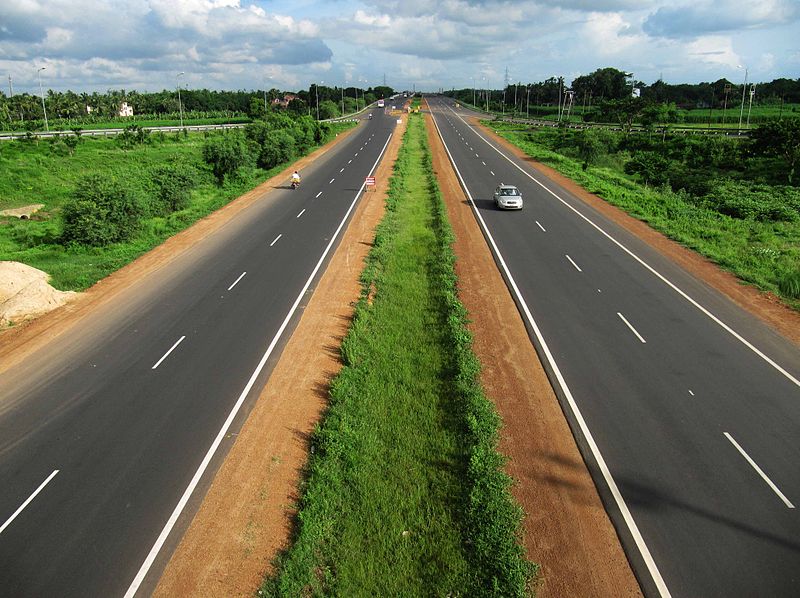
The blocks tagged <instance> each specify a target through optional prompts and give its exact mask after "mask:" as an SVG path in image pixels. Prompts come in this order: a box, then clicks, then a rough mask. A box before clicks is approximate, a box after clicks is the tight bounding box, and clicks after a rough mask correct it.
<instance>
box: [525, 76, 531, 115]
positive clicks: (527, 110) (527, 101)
mask: <svg viewBox="0 0 800 598" xmlns="http://www.w3.org/2000/svg"><path fill="white" fill-rule="evenodd" d="M525 88H526V90H527V91H526V93H525V95H526V96H527V97H526V98H525V118H527V119H530V117H531V84H530V83H528V84H527V85H526V86H525Z"/></svg>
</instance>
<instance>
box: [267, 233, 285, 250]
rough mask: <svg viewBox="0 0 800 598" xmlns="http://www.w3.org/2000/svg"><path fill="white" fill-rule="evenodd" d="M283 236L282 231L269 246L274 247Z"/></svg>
mask: <svg viewBox="0 0 800 598" xmlns="http://www.w3.org/2000/svg"><path fill="white" fill-rule="evenodd" d="M282 236H283V233H281V234H279V235H278V236H277V237H275V240H274V241H272V243H270V244H269V246H270V247H272V246H273V245H275V243H277V242H278V239H280V238H281V237H282Z"/></svg>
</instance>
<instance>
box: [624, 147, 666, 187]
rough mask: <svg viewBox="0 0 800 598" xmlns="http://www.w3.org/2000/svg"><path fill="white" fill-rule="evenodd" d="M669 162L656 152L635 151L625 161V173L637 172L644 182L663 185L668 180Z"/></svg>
mask: <svg viewBox="0 0 800 598" xmlns="http://www.w3.org/2000/svg"><path fill="white" fill-rule="evenodd" d="M670 166H671V162H670V160H669V159H668V158H665V157H663V156H661V155H659V154H657V153H656V152H635V153H634V154H633V157H632V158H631V159H630V160H629V161H628V162H626V163H625V172H626V173H627V174H638V175H639V176H640V177H641V178H642V179H644V184H645V185H647V184H648V183H652V184H653V185H664V184H666V183H668V182H669V168H670Z"/></svg>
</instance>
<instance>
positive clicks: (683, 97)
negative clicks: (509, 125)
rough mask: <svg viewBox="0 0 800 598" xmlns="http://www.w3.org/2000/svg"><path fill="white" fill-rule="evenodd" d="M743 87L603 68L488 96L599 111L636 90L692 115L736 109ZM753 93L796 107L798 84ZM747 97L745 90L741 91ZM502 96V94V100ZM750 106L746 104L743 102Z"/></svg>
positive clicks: (758, 99) (782, 82)
mask: <svg viewBox="0 0 800 598" xmlns="http://www.w3.org/2000/svg"><path fill="white" fill-rule="evenodd" d="M743 83H744V81H739V82H733V81H729V80H728V79H725V78H722V79H718V80H717V81H714V82H703V83H678V84H670V83H665V82H664V81H662V80H661V79H659V80H658V81H655V82H654V83H652V84H647V83H645V82H644V81H639V80H635V79H632V78H631V75H630V73H626V72H624V71H620V70H618V69H615V68H612V67H606V68H601V69H598V70H596V71H594V72H593V73H590V74H588V75H581V76H580V77H577V78H575V79H573V80H572V82H571V83H570V84H567V81H566V80H565V79H564V77H550V78H549V79H546V80H545V81H539V82H535V83H522V82H520V83H516V84H515V83H511V84H509V85H508V86H507V87H506V88H505V89H501V90H499V91H498V90H488V91H489V94H488V95H489V99H490V100H491V101H492V102H499V103H502V102H503V98H502V97H498V95H501V94H502V95H504V96H505V104H506V105H507V106H513V105H514V101H515V99H516V102H517V104H519V103H520V101H524V102H526V103H527V102H528V100H530V104H531V105H536V106H539V105H542V104H555V105H558V103H559V99H560V98H561V97H562V95H563V93H564V92H565V91H566V90H572V91H573V92H574V102H575V104H576V105H581V106H584V105H589V106H592V105H597V104H600V103H602V102H604V101H612V100H622V99H626V98H629V97H631V95H632V90H633V88H636V89H639V92H640V97H641V99H642V100H644V101H650V102H654V103H664V104H675V105H676V106H677V107H679V108H683V109H687V110H691V109H698V108H709V107H712V108H722V107H723V105H725V104H727V107H728V108H731V107H732V106H738V105H739V103H740V102H741V100H742V92H743ZM751 87H753V88H754V89H755V94H754V95H753V105H754V106H755V105H780V104H782V103H785V104H797V103H800V78H798V79H787V78H780V79H774V80H773V81H769V82H760V83H754V82H752V81H748V82H747V88H748V89H750V88H751ZM744 91H745V93H746V90H744ZM503 92H505V93H504V94H503ZM446 94H447V95H451V96H456V97H458V98H460V99H461V100H462V101H470V102H471V101H472V98H473V97H474V98H475V99H476V103H478V101H477V99H478V98H479V97H480V98H482V99H483V101H486V99H487V94H486V90H481V89H473V88H471V87H470V88H465V89H453V90H450V91H449V92H446ZM746 101H748V98H746Z"/></svg>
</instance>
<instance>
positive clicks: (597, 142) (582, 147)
mask: <svg viewBox="0 0 800 598" xmlns="http://www.w3.org/2000/svg"><path fill="white" fill-rule="evenodd" d="M605 150H606V145H605V144H604V143H603V141H602V140H601V139H600V137H599V135H598V133H597V131H592V130H588V131H583V132H582V133H581V135H580V136H579V137H578V156H580V158H581V160H583V169H584V170H586V169H587V168H589V165H590V164H593V163H594V162H596V161H597V158H599V157H600V156H601V155H602V154H603V153H604V152H605Z"/></svg>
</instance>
